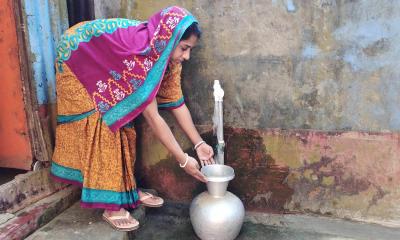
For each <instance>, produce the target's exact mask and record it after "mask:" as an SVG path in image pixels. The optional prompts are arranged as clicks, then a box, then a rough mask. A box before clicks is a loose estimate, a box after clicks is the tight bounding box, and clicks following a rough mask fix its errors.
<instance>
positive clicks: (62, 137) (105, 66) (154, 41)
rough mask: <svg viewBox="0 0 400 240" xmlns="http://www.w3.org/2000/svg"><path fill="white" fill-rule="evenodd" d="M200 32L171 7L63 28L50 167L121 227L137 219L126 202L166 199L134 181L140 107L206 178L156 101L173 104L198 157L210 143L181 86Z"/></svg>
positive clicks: (207, 153) (208, 160)
mask: <svg viewBox="0 0 400 240" xmlns="http://www.w3.org/2000/svg"><path fill="white" fill-rule="evenodd" d="M199 37H200V31H199V29H198V26H197V21H196V19H195V18H194V17H193V16H192V15H191V14H190V13H189V12H188V11H187V10H185V9H182V8H180V7H169V8H166V9H164V10H162V11H160V12H158V13H156V14H154V15H153V16H152V17H150V19H149V20H148V21H147V22H138V21H135V20H128V19H107V20H95V21H90V22H83V23H80V24H77V25H75V26H74V27H72V28H70V29H68V30H67V31H66V33H65V34H64V35H63V37H62V41H61V42H60V44H59V47H58V49H57V50H58V53H57V105H58V110H57V111H58V117H57V121H58V125H57V131H56V147H55V151H54V156H53V163H52V167H51V173H52V175H53V176H54V178H56V179H58V180H60V181H64V182H67V183H73V184H78V185H80V186H81V187H82V196H81V206H82V207H88V208H103V209H105V211H104V213H103V218H104V219H105V220H106V221H107V222H108V223H110V224H111V225H112V226H113V227H114V228H116V229H118V230H121V231H130V230H134V229H137V228H138V227H139V223H138V221H137V220H136V219H133V218H132V217H131V216H130V214H129V212H128V211H127V210H126V209H129V208H135V207H136V206H137V205H138V204H139V203H141V204H143V205H145V206H148V207H160V206H161V205H162V204H163V199H162V198H160V197H157V196H153V195H151V194H149V193H145V192H141V191H139V190H137V188H136V182H135V180H134V170H133V166H134V162H135V151H136V149H135V143H136V140H135V138H136V133H135V129H134V127H133V126H132V124H131V122H132V120H133V119H135V118H136V117H137V116H138V115H139V114H143V116H144V118H145V120H146V122H147V123H148V124H149V125H150V127H151V128H152V130H153V132H154V134H155V135H156V136H157V137H158V139H159V140H160V141H161V142H162V143H163V144H164V145H165V147H166V148H167V149H168V150H169V151H170V152H171V153H172V154H173V155H174V156H175V158H176V160H177V161H178V164H179V165H180V167H182V168H183V170H184V171H186V172H187V173H188V174H190V175H192V176H193V177H195V178H196V179H198V180H200V181H203V182H205V181H206V179H205V177H204V175H203V174H202V173H201V172H200V171H199V164H198V163H197V161H196V159H194V158H192V157H190V156H188V155H187V154H186V153H184V152H183V150H182V149H181V148H180V146H179V144H178V143H177V141H176V140H175V138H174V136H173V135H172V132H171V130H170V129H169V127H168V125H167V124H166V123H165V121H164V119H163V118H162V117H161V116H160V115H159V113H158V109H157V108H158V107H159V108H164V109H170V110H171V111H172V113H173V115H174V116H175V118H176V120H177V122H178V123H179V125H180V126H181V128H182V129H183V130H184V132H185V133H186V134H187V136H188V137H189V139H190V140H191V141H192V143H193V144H194V146H195V147H194V148H195V149H196V152H197V155H198V157H199V159H200V161H201V164H202V165H203V164H204V165H207V164H212V163H213V161H214V160H213V158H212V157H213V150H212V148H211V147H210V146H209V145H208V144H206V143H205V142H204V141H203V140H202V139H201V137H200V135H199V133H198V132H197V130H196V129H195V127H194V124H193V121H192V118H191V116H190V113H189V110H188V109H187V107H186V105H185V104H184V100H183V95H182V91H181V88H180V73H181V68H182V66H181V63H182V61H184V60H189V58H190V51H191V49H192V48H193V47H194V46H195V45H196V42H197V40H198V38H199Z"/></svg>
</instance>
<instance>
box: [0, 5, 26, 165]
mask: <svg viewBox="0 0 400 240" xmlns="http://www.w3.org/2000/svg"><path fill="white" fill-rule="evenodd" d="M13 1H14V0H0V19H1V21H0V53H1V55H0V56H1V59H0V74H1V75H0V78H1V81H0V85H1V86H0V167H7V168H18V169H26V170H30V169H31V165H32V159H33V157H32V147H31V143H30V137H29V129H28V121H27V114H26V111H25V105H24V92H23V82H22V80H21V64H20V59H19V44H18V41H17V40H18V39H17V29H16V24H15V17H14V16H15V14H14V6H13Z"/></svg>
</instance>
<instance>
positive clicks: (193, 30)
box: [181, 22, 201, 40]
mask: <svg viewBox="0 0 400 240" xmlns="http://www.w3.org/2000/svg"><path fill="white" fill-rule="evenodd" d="M192 35H195V36H196V37H197V38H200V37H201V31H200V28H199V25H198V24H197V22H194V23H192V24H191V25H190V26H189V27H188V28H187V29H186V31H185V32H184V33H183V35H182V38H181V40H187V39H189V38H190V36H192Z"/></svg>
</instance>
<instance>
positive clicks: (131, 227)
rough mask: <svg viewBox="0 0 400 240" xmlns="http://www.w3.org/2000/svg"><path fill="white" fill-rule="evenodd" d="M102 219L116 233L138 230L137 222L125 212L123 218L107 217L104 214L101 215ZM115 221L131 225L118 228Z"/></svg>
mask: <svg viewBox="0 0 400 240" xmlns="http://www.w3.org/2000/svg"><path fill="white" fill-rule="evenodd" d="M103 219H104V220H105V221H106V222H108V223H109V224H110V225H111V226H112V227H113V228H114V229H115V230H118V231H123V232H128V231H133V230H136V229H138V228H139V222H138V221H137V220H136V219H134V218H132V217H131V215H130V213H129V212H128V211H127V212H126V214H125V216H107V215H106V214H105V213H103ZM115 220H127V221H130V222H131V223H130V224H127V225H123V226H118V224H117V223H116V222H115Z"/></svg>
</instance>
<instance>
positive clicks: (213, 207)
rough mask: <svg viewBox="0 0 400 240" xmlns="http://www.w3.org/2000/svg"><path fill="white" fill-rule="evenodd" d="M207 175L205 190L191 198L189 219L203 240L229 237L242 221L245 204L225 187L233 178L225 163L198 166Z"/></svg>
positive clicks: (220, 239)
mask: <svg viewBox="0 0 400 240" xmlns="http://www.w3.org/2000/svg"><path fill="white" fill-rule="evenodd" d="M201 171H202V173H203V174H204V175H205V176H206V178H207V180H208V182H207V190H208V191H206V192H203V193H201V194H200V195H198V196H197V197H196V198H195V199H193V201H192V203H191V205H190V220H191V222H192V225H193V229H194V231H195V233H196V234H197V236H198V237H199V238H200V239H202V240H232V239H235V238H236V237H237V235H238V234H239V232H240V229H241V227H242V224H243V219H244V206H243V203H242V202H241V201H240V199H239V198H238V197H236V196H235V195H234V194H232V193H231V192H228V191H227V190H226V189H227V187H228V183H229V181H230V180H232V179H233V178H234V177H235V173H234V170H233V168H231V167H229V166H227V165H219V164H214V165H208V166H205V167H203V168H202V169H201Z"/></svg>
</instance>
